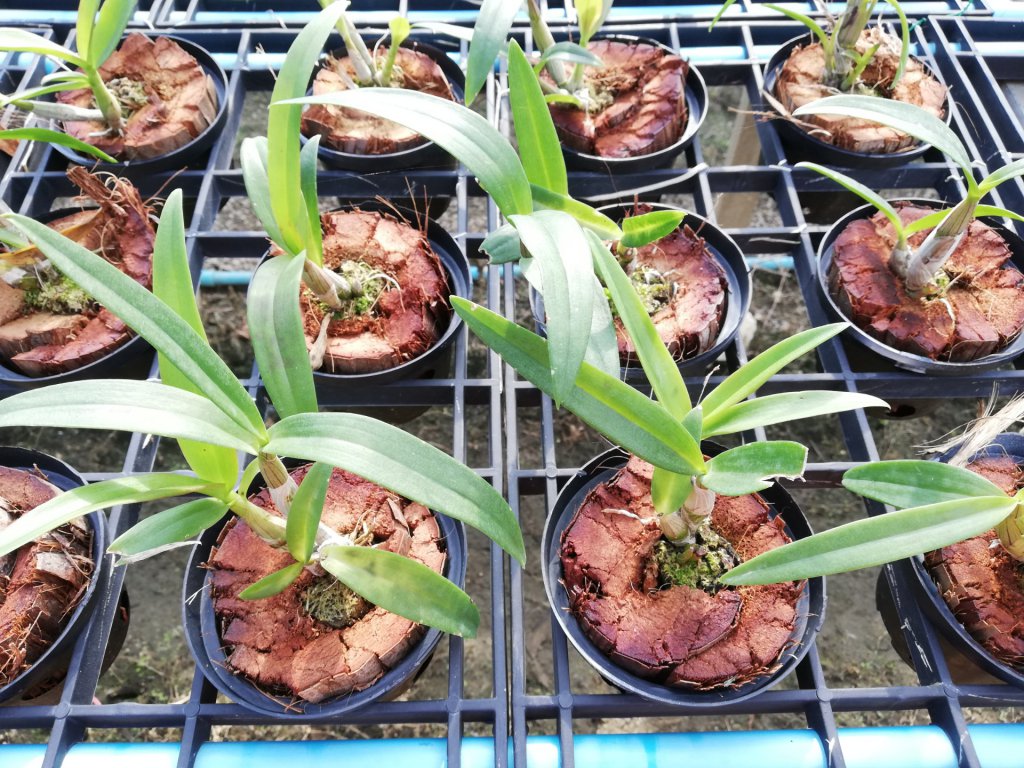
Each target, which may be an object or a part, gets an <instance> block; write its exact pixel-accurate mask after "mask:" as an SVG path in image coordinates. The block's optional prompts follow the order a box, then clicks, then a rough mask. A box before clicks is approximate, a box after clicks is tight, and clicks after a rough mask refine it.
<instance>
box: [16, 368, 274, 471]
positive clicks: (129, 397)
mask: <svg viewBox="0 0 1024 768" xmlns="http://www.w3.org/2000/svg"><path fill="white" fill-rule="evenodd" d="M0 427H67V428H77V429H113V430H118V431H121V432H141V433H142V434H145V435H159V436H161V437H173V438H176V439H181V438H185V439H186V440H194V441H197V442H205V443H212V444H213V445H220V446H224V447H226V448H231V449H232V450H236V451H247V452H249V453H256V452H257V451H258V450H259V447H260V444H261V440H259V439H257V438H256V437H255V436H254V435H253V434H252V432H250V431H248V430H246V429H244V428H243V427H240V426H239V425H238V424H237V423H235V422H234V421H232V420H231V419H230V418H228V416H226V415H225V414H224V412H223V411H221V410H220V409H219V408H217V407H216V406H215V405H214V404H213V403H211V402H210V401H209V400H207V399H206V398H205V397H201V396H199V395H194V394H192V393H191V392H186V391H185V390H182V389H178V388H177V387H169V386H167V385H166V384H159V383H157V382H154V381H130V380H127V379H124V380H122V379H110V380H106V381H71V382H67V383H64V384H53V385H51V386H49V387H45V388H42V389H35V390H30V391H27V392H21V393H19V394H17V395H13V396H12V397H9V398H7V399H5V400H2V401H0ZM232 479H234V478H233V477H232Z"/></svg>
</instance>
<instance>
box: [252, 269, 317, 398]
mask: <svg viewBox="0 0 1024 768" xmlns="http://www.w3.org/2000/svg"><path fill="white" fill-rule="evenodd" d="M304 263H305V259H304V258H303V256H302V254H299V255H298V256H289V255H286V254H282V255H280V256H275V257H274V258H272V259H267V260H266V261H265V262H263V263H262V264H261V265H260V267H259V269H257V270H256V273H255V274H254V275H253V276H252V282H250V283H249V294H248V297H247V299H246V311H247V314H248V318H249V335H250V336H251V338H252V349H253V353H254V354H255V355H256V363H257V364H258V365H259V368H260V375H261V376H262V377H263V383H264V384H265V385H266V387H267V392H268V393H270V399H271V401H272V402H273V403H274V407H275V408H276V409H277V411H278V413H280V414H281V415H282V416H291V415H293V414H296V413H312V412H315V411H316V410H317V401H316V386H315V385H314V383H313V370H312V368H310V365H309V352H308V351H307V348H306V336H305V332H304V331H303V327H302V311H301V308H300V306H299V290H300V285H301V281H302V267H303V264H304Z"/></svg>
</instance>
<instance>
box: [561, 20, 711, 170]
mask: <svg viewBox="0 0 1024 768" xmlns="http://www.w3.org/2000/svg"><path fill="white" fill-rule="evenodd" d="M599 39H601V40H615V41H617V42H621V43H644V44H646V45H654V46H657V47H658V48H661V49H663V50H665V51H668V52H669V53H671V54H672V55H679V54H678V53H677V52H676V51H674V50H673V49H672V48H670V47H669V46H667V45H664V44H663V43H660V42H658V41H657V40H651V39H649V38H646V37H637V36H636V35H602V36H601V37H600V38H599ZM684 97H685V98H686V125H685V126H684V128H683V134H682V136H680V137H679V140H678V141H677V142H676V143H674V144H672V145H670V146H668V147H665V148H664V149H660V150H658V151H657V152H651V153H649V154H646V155H636V156H635V157H601V156H600V155H588V154H586V153H584V152H577V151H576V150H575V149H571V148H569V147H567V146H565V144H563V145H562V153H563V154H564V155H565V163H566V165H567V166H568V167H569V168H572V169H575V170H580V171H598V172H600V173H609V174H617V173H640V172H642V171H650V170H653V169H655V168H665V167H667V166H670V165H672V163H673V161H674V160H675V159H676V157H677V156H678V155H679V154H681V153H682V152H683V150H685V149H686V148H687V147H688V146H690V144H692V143H693V139H694V137H695V136H696V135H697V131H699V130H700V126H701V125H702V124H703V122H704V118H705V117H707V114H708V89H707V86H706V85H705V84H704V78H703V77H702V76H701V74H700V71H699V70H698V69H697V68H696V67H695V66H694V65H693V63H692V62H690V68H689V72H688V73H687V75H686V82H685V93H684Z"/></svg>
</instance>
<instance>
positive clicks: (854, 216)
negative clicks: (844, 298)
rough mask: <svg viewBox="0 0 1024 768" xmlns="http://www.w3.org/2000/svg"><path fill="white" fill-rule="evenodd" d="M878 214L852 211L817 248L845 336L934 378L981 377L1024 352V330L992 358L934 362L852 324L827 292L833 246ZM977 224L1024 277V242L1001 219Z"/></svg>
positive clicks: (831, 307) (823, 286)
mask: <svg viewBox="0 0 1024 768" xmlns="http://www.w3.org/2000/svg"><path fill="white" fill-rule="evenodd" d="M890 202H908V203H912V204H914V205H920V206H925V207H929V208H934V209H936V210H938V209H939V208H941V207H942V206H945V205H948V204H947V203H946V202H945V201H942V200H932V199H927V198H913V197H900V198H897V199H895V200H893V201H890ZM876 210H877V209H876V208H875V207H874V206H873V205H871V204H865V205H862V206H859V207H857V208H855V209H853V210H852V211H850V212H849V213H847V214H846V215H845V216H843V217H842V218H841V219H839V220H838V221H836V223H835V224H833V225H832V226H831V227H830V228H829V229H828V231H827V232H826V233H825V236H824V237H823V238H822V240H821V245H820V246H819V247H818V254H817V264H816V270H817V273H818V288H819V289H820V291H821V294H822V295H823V296H824V298H825V303H826V309H827V310H828V312H829V313H831V314H832V315H833V316H835V317H836V318H838V319H839V320H843V321H846V322H848V323H850V326H849V327H848V328H846V329H845V330H844V331H843V335H844V336H846V337H847V338H851V339H854V340H856V341H857V342H858V343H859V344H861V345H862V346H864V347H867V348H868V349H869V350H871V351H872V352H874V353H875V354H877V355H878V356H880V357H882V358H885V359H886V360H888V361H889V362H891V363H893V364H895V365H896V366H897V367H898V368H902V369H904V370H907V371H911V372H913V373H923V374H935V375H940V376H964V375H968V374H972V373H980V372H981V371H986V370H989V369H990V368H995V367H997V366H999V365H1002V364H1004V363H1008V362H1010V361H1011V360H1013V359H1014V358H1016V357H1017V356H1018V355H1020V354H1021V353H1022V352H1024V330H1022V331H1021V332H1020V333H1018V334H1017V336H1016V338H1014V339H1013V340H1012V341H1011V342H1010V343H1009V344H1007V345H1006V346H1005V347H1003V349H1001V350H999V351H997V352H993V353H992V354H990V355H985V356H984V357H980V358H978V359H977V360H970V361H967V362H952V361H949V360H932V359H931V358H929V357H925V356H924V355H917V354H914V353H912V352H903V351H902V350H898V349H896V348H895V347H890V346H889V345H888V344H884V343H883V342H881V341H879V340H878V339H876V338H875V337H874V336H871V335H870V334H868V333H867V332H866V331H864V330H862V329H861V328H859V327H858V326H857V325H856V324H854V323H853V321H852V320H850V319H849V318H848V317H847V316H846V315H845V314H844V313H843V311H842V310H841V309H840V307H839V305H838V304H837V303H836V300H835V298H834V297H833V296H832V294H831V292H830V291H829V288H828V271H829V268H830V267H831V266H832V245H833V243H834V242H835V240H836V239H837V238H838V237H839V235H840V234H841V233H842V232H843V230H844V229H845V228H846V227H847V226H848V225H849V224H851V223H852V222H854V221H856V220H858V219H863V218H868V217H869V216H871V215H873V214H874V212H875V211H876ZM978 220H979V221H982V222H983V223H985V224H987V225H988V226H989V227H991V228H992V229H993V230H995V231H996V232H997V233H998V234H999V235H1000V237H1002V238H1003V240H1005V241H1006V244H1007V246H1008V247H1009V248H1010V251H1011V252H1012V255H1011V259H1010V262H1011V263H1012V264H1013V265H1014V266H1016V267H1017V268H1018V269H1019V270H1021V272H1022V273H1024V238H1021V237H1020V236H1019V235H1018V234H1017V233H1016V232H1014V231H1013V230H1012V229H1009V228H1007V227H1005V226H1003V225H1002V224H1000V223H998V217H992V216H982V217H979V219H978Z"/></svg>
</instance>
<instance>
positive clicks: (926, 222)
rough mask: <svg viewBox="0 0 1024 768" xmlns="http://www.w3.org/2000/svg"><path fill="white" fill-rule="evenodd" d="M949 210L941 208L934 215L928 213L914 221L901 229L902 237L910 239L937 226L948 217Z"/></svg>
mask: <svg viewBox="0 0 1024 768" xmlns="http://www.w3.org/2000/svg"><path fill="white" fill-rule="evenodd" d="M950 210H951V209H949V208H943V209H942V210H939V211H935V213H929V214H928V215H927V216H922V217H921V218H920V219H915V220H914V221H912V222H910V223H909V224H907V225H906V226H905V227H903V234H904V236H906V237H910V236H911V235H913V234H915V233H916V232H923V231H924V230H926V229H932V228H933V227H937V226H939V224H941V223H942V220H943V219H945V218H946V216H948V215H949V212H950ZM976 215H977V214H976Z"/></svg>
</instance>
